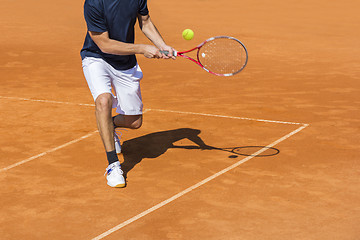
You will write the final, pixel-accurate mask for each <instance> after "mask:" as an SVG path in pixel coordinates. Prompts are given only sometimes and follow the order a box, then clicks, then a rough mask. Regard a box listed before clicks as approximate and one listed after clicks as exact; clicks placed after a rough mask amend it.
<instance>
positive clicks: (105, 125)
mask: <svg viewBox="0 0 360 240" xmlns="http://www.w3.org/2000/svg"><path fill="white" fill-rule="evenodd" d="M112 99H113V96H112V95H111V93H102V94H100V95H99V96H98V97H97V98H96V100H95V116H96V123H97V126H98V129H99V133H100V136H101V139H102V141H103V144H104V147H105V150H106V152H111V151H114V150H115V145H114V125H113V123H112V117H111V110H112ZM111 163H112V162H110V164H111Z"/></svg>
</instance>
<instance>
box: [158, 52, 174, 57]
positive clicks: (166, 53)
mask: <svg viewBox="0 0 360 240" xmlns="http://www.w3.org/2000/svg"><path fill="white" fill-rule="evenodd" d="M160 53H163V54H165V55H166V56H168V54H169V51H160ZM173 56H174V57H176V56H177V51H174V52H173Z"/></svg>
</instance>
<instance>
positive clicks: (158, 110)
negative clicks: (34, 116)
mask: <svg viewBox="0 0 360 240" xmlns="http://www.w3.org/2000/svg"><path fill="white" fill-rule="evenodd" d="M0 98H3V99H11V100H20V101H32V102H44V103H56V104H68V105H79V106H88V107H94V106H95V104H86V103H72V102H61V101H51V100H41V99H31V98H19V97H5V96H0ZM147 110H148V111H157V112H169V113H180V114H189V115H200V116H208V117H221V118H230V119H239V120H249V121H257V122H267V123H279V124H291V125H304V123H296V122H285V121H275V120H266V119H257V118H247V117H234V116H226V115H217V114H208V113H195V112H182V111H173V110H164V109H147Z"/></svg>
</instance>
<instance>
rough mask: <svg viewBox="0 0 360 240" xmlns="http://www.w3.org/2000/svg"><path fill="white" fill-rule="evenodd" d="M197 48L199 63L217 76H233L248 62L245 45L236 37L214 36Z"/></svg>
mask: <svg viewBox="0 0 360 240" xmlns="http://www.w3.org/2000/svg"><path fill="white" fill-rule="evenodd" d="M196 48H197V49H198V51H197V61H198V63H199V65H200V66H201V67H202V68H203V69H204V70H206V71H207V72H209V73H212V74H214V75H217V76H225V77H229V76H233V75H235V74H237V73H239V72H241V71H242V70H243V69H244V68H245V67H246V65H247V62H248V51H247V49H246V47H245V45H244V44H243V43H242V42H240V41H239V40H238V39H236V38H234V37H229V36H217V37H212V38H209V39H207V40H206V41H204V42H203V43H201V44H200V45H199V46H197V47H196Z"/></svg>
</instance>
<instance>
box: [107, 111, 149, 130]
mask: <svg viewBox="0 0 360 240" xmlns="http://www.w3.org/2000/svg"><path fill="white" fill-rule="evenodd" d="M142 120H143V117H142V115H123V114H118V115H116V116H114V117H113V121H114V126H115V127H122V128H131V129H138V128H140V127H141V125H142Z"/></svg>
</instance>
